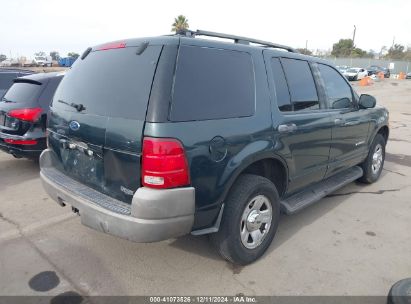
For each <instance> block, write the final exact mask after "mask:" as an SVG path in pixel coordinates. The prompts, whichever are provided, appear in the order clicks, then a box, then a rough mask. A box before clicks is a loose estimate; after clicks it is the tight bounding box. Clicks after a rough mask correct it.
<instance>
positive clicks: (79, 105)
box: [57, 99, 86, 112]
mask: <svg viewBox="0 0 411 304" xmlns="http://www.w3.org/2000/svg"><path fill="white" fill-rule="evenodd" d="M57 101H58V102H61V103H64V104H66V105H68V106H70V107H73V108H75V109H76V110H77V111H78V112H81V111H84V110H85V109H86V107H85V106H84V105H83V104H82V103H74V102H72V103H68V102H65V101H64V100H61V99H59V100H57Z"/></svg>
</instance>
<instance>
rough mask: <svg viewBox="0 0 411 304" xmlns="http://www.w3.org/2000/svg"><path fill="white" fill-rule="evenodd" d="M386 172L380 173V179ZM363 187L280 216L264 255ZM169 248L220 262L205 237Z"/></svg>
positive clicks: (354, 185) (345, 189) (186, 238)
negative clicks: (274, 233) (289, 214)
mask: <svg viewBox="0 0 411 304" xmlns="http://www.w3.org/2000/svg"><path fill="white" fill-rule="evenodd" d="M386 174H387V172H382V174H381V179H383V178H384V176H385V175H386ZM364 187H366V185H364V184H361V183H359V182H354V183H350V184H348V185H346V186H345V187H343V188H341V189H339V190H338V191H337V192H336V193H350V194H347V195H340V196H333V197H325V198H323V199H321V200H320V201H318V202H316V203H314V204H313V205H311V206H309V207H307V208H306V209H304V210H301V211H300V212H298V213H296V214H294V215H291V216H287V215H284V214H282V215H281V217H280V223H279V226H278V230H277V233H276V236H275V238H274V240H273V242H272V244H271V246H270V247H269V248H268V250H267V253H266V254H270V253H271V252H273V251H274V250H275V249H276V248H278V247H280V246H281V245H282V244H283V243H285V242H287V241H288V240H289V239H291V238H292V237H293V236H294V235H295V234H296V233H297V232H298V231H300V230H301V229H304V227H306V226H309V225H310V224H312V223H313V222H315V221H316V220H317V219H319V218H321V217H322V216H324V215H326V214H327V213H328V212H330V211H332V210H333V209H334V208H336V207H338V206H339V205H340V204H342V203H344V201H345V200H346V199H348V198H350V197H351V196H352V195H353V192H354V193H355V192H362V191H365V190H364ZM170 246H173V247H176V248H179V249H182V250H185V251H189V252H192V253H196V254H199V255H201V256H203V257H206V258H210V259H216V260H221V257H220V256H219V255H218V253H217V251H216V250H215V249H214V248H213V246H212V244H211V243H210V242H209V238H208V236H207V235H205V236H197V237H195V236H192V235H188V236H184V237H181V238H179V239H176V240H175V241H174V242H172V243H171V244H170Z"/></svg>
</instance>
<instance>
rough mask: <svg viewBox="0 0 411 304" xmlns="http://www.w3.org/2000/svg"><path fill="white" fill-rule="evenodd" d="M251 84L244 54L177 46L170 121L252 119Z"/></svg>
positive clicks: (249, 62)
mask: <svg viewBox="0 0 411 304" xmlns="http://www.w3.org/2000/svg"><path fill="white" fill-rule="evenodd" d="M254 111H255V83H254V70H253V63H252V60H251V56H250V54H248V53H245V52H238V51H231V50H221V49H213V48H203V47H195V46H181V47H180V51H179V54H178V63H177V70H176V75H175V82H174V94H173V100H172V105H171V109H170V120H172V121H190V120H207V119H222V118H234V117H245V116H252V115H253V114H254Z"/></svg>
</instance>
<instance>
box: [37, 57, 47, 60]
mask: <svg viewBox="0 0 411 304" xmlns="http://www.w3.org/2000/svg"><path fill="white" fill-rule="evenodd" d="M36 60H46V58H45V57H36Z"/></svg>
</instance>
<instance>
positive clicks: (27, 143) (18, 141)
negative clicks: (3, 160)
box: [4, 138, 37, 146]
mask: <svg viewBox="0 0 411 304" xmlns="http://www.w3.org/2000/svg"><path fill="white" fill-rule="evenodd" d="M4 142H6V143H8V144H12V145H23V146H33V145H37V140H34V139H10V138H6V139H4Z"/></svg>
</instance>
